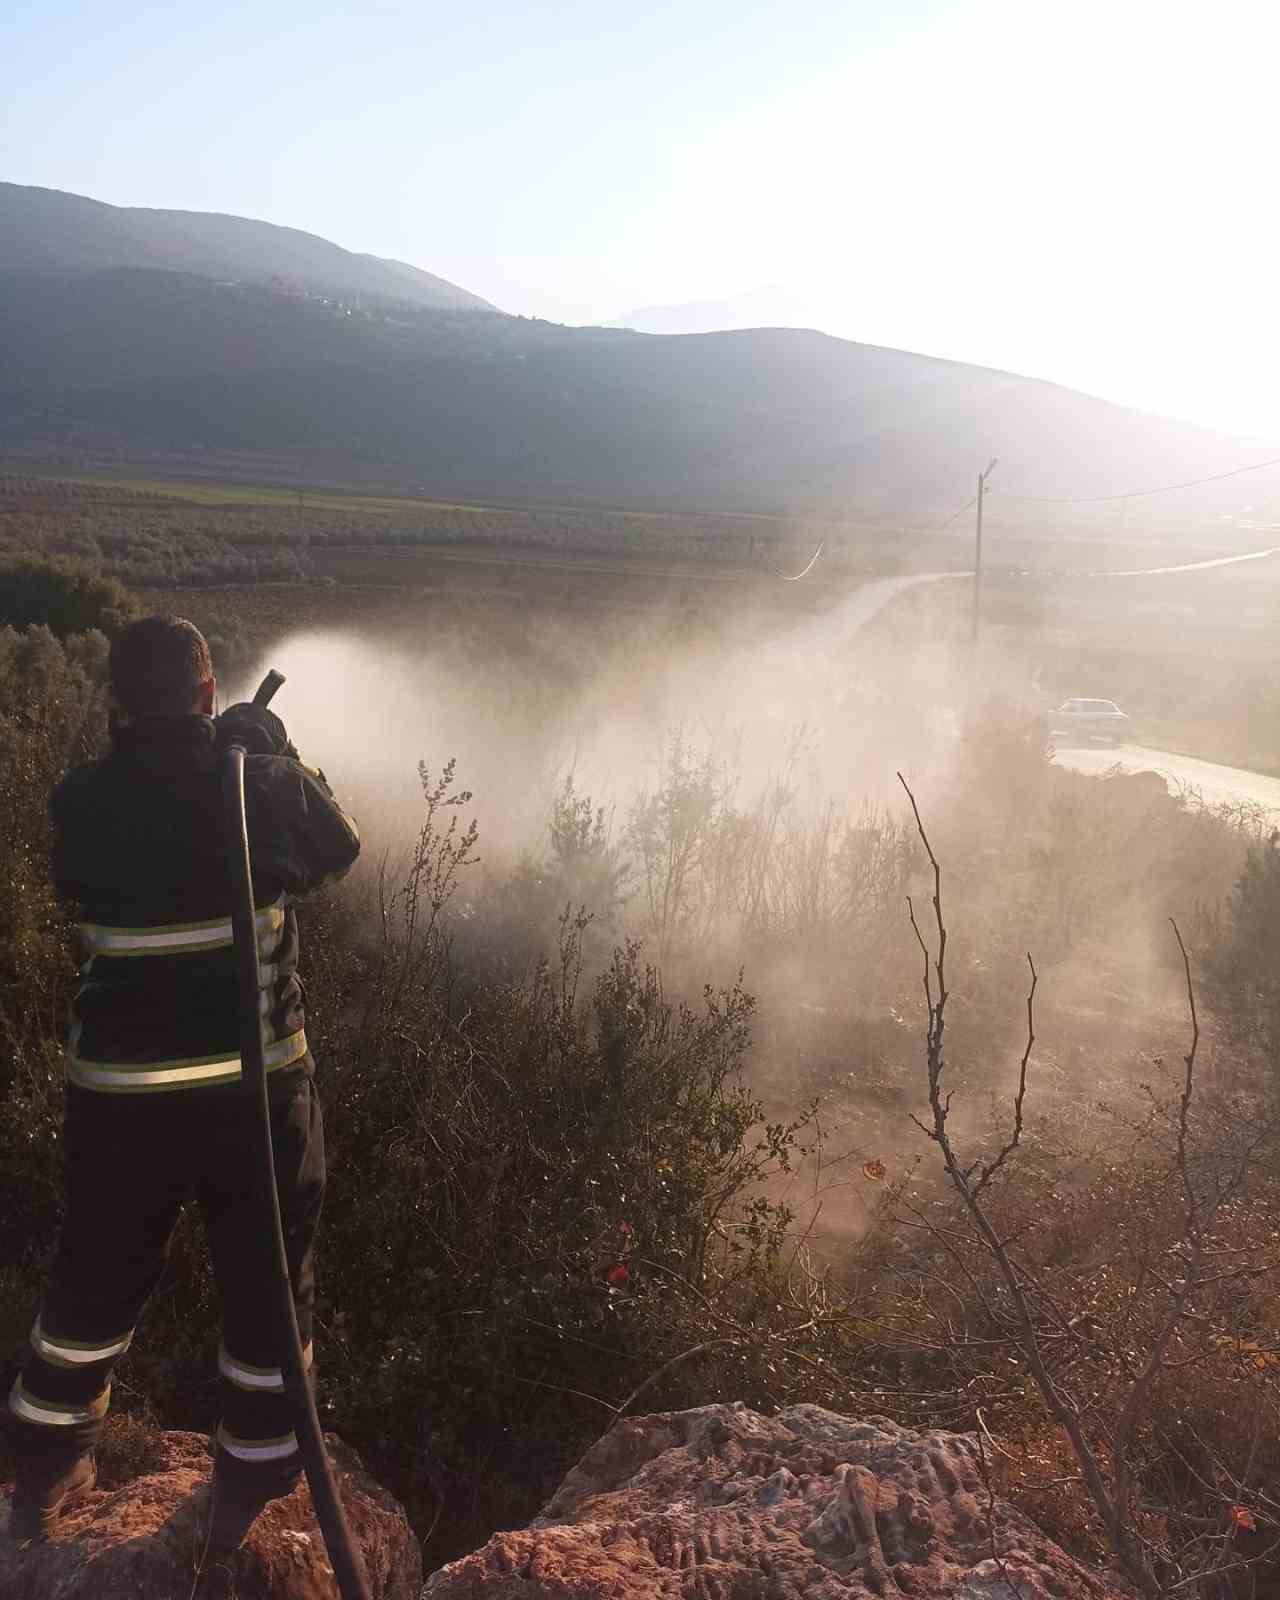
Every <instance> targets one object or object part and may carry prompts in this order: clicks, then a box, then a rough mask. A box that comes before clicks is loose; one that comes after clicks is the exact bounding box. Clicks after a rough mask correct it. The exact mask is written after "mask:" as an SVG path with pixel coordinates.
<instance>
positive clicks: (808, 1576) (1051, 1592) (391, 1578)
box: [0, 1405, 1124, 1600]
mask: <svg viewBox="0 0 1280 1600" xmlns="http://www.w3.org/2000/svg"><path fill="white" fill-rule="evenodd" d="M157 1446H158V1448H157V1450H156V1451H154V1452H153V1453H152V1459H151V1462H150V1465H149V1467H148V1470H147V1471H146V1472H145V1473H144V1474H143V1475H141V1476H139V1477H137V1478H135V1479H133V1480H132V1481H131V1482H129V1483H127V1484H124V1485H123V1486H121V1487H119V1488H116V1489H114V1490H102V1491H98V1492H96V1493H95V1494H94V1495H93V1496H92V1497H91V1498H90V1499H89V1500H88V1502H87V1503H86V1504H85V1505H84V1506H83V1507H82V1508H79V1509H77V1510H76V1511H75V1512H74V1513H73V1514H72V1515H70V1516H69V1517H68V1518H67V1520H66V1524H65V1528H64V1530H63V1532H62V1533H61V1534H60V1535H59V1537H57V1538H56V1539H54V1540H52V1541H51V1542H49V1543H47V1544H43V1545H30V1546H20V1545H17V1544H15V1543H13V1542H12V1541H10V1540H8V1539H7V1538H0V1595H2V1596H4V1600H49V1597H53V1596H56V1597H57V1600H335V1597H336V1594H337V1591H336V1588H335V1586H334V1579H333V1574H332V1570H331V1569H330V1567H329V1564H328V1562H327V1560H326V1558H325V1553H324V1545H323V1541H322V1539H321V1536H320V1532H319V1528H318V1527H317V1525H316V1521H315V1515H314V1512H313V1511H312V1508H311V1501H310V1497H309V1496H308V1494H307V1491H306V1489H305V1487H300V1488H299V1489H297V1490H296V1491H295V1492H294V1493H293V1494H292V1495H291V1496H289V1498H288V1499H286V1500H282V1501H278V1502H276V1503H274V1504H273V1505H272V1506H270V1507H269V1508H268V1509H267V1510H266V1511H265V1512H264V1513H263V1514H262V1515H261V1516H260V1517H259V1519H258V1521H257V1522H256V1523H255V1524H254V1526H253V1528H252V1530H251V1531H250V1533H249V1535H248V1538H247V1539H246V1541H245V1544H244V1546H243V1547H242V1549H241V1550H240V1552H239V1553H238V1555H237V1556H236V1557H235V1559H234V1561H233V1562H232V1563H229V1564H226V1565H221V1566H217V1565H214V1564H212V1563H209V1562H206V1561H202V1559H201V1538H200V1524H201V1518H202V1516H203V1514H204V1513H205V1511H206V1510H207V1503H208V1494H209V1488H208V1478H209V1447H208V1443H207V1441H206V1440H205V1439H203V1438H202V1437H200V1436H199V1435H196V1434H189V1433H168V1434H164V1435H162V1436H161V1438H160V1439H159V1440H158V1441H157ZM331 1446H332V1448H333V1451H334V1455H335V1461H336V1464H337V1467H338V1472H339V1481H340V1485H341V1488H342V1492H343V1497H344V1500H345V1503H346V1506H347V1511H348V1517H349V1520H350V1522H351V1525H352V1528H353V1530H354V1532H355V1534H356V1537H357V1539H358V1541H359V1543H360V1545H361V1548H362V1549H363V1552H364V1559H365V1564H366V1566H367V1568H368V1571H369V1578H370V1583H371V1587H372V1592H373V1595H374V1596H375V1600H659V1597H661V1600H800V1597H802V1596H803V1597H804V1600H864V1597H865V1600H871V1597H876V1600H886V1597H892V1596H896V1595H903V1596H909V1597H912V1600H1124V1591H1123V1590H1122V1589H1121V1588H1120V1587H1119V1586H1118V1585H1117V1584H1116V1583H1115V1582H1114V1581H1113V1580H1110V1579H1107V1578H1104V1577H1102V1576H1100V1575H1098V1574H1096V1573H1090V1572H1088V1571H1087V1570H1086V1569H1085V1568H1083V1567H1082V1566H1080V1565H1079V1564H1078V1563H1077V1562H1075V1561H1073V1560H1072V1559H1071V1557H1069V1556H1068V1555H1066V1554H1065V1553H1064V1552H1063V1551H1062V1550H1061V1549H1059V1548H1058V1546H1056V1545H1055V1544H1053V1542H1052V1541H1051V1540H1049V1539H1048V1538H1046V1537H1045V1535H1044V1534H1043V1533H1041V1532H1040V1530H1039V1529H1038V1528H1037V1527H1035V1525H1034V1524H1033V1523H1031V1522H1029V1521H1028V1520H1027V1519H1026V1518H1025V1517H1023V1516H1021V1515H1020V1514H1019V1513H1018V1512H1016V1511H1014V1510H1013V1509H1012V1508H1011V1507H1009V1506H1007V1505H1005V1504H1004V1503H1003V1502H1001V1501H999V1500H997V1499H995V1498H994V1497H993V1496H992V1494H991V1493H990V1492H989V1490H988V1488H987V1485H986V1482H985V1475H984V1472H983V1469H982V1460H981V1457H980V1455H979V1453H978V1449H977V1446H976V1444H975V1442H974V1440H973V1439H972V1438H971V1437H969V1436H967V1435H963V1434H954V1433H941V1432H929V1433H912V1432H909V1431H907V1430H904V1429H902V1428H899V1427H897V1426H895V1425H894V1424H893V1423H891V1422H888V1421H885V1420H883V1419H880V1418H872V1419H870V1420H869V1421H865V1422H855V1421H851V1420H850V1419H849V1418H847V1417H842V1416H838V1415H837V1414H836V1413H834V1412H831V1411H824V1410H822V1409H821V1408H820V1407H818V1406H792V1407H790V1408H789V1409H787V1410H785V1411H782V1412H779V1413H778V1415H777V1416H775V1417H769V1418H766V1417H762V1416H758V1415H757V1414H756V1413H754V1412H752V1411H748V1410H747V1409H746V1408H745V1407H744V1406H741V1405H715V1406H704V1407H701V1408H700V1409H698V1410H694V1411H680V1412H672V1413H669V1414H667V1415H662V1416H652V1417H640V1418H635V1419H627V1420H625V1421H622V1422H620V1423H618V1424H617V1425H616V1426H615V1427H613V1428H612V1429H611V1430H610V1431H609V1432H608V1433H607V1434H606V1435H605V1436H604V1437H603V1438H602V1439H601V1440H600V1441H599V1443H598V1444H596V1445H595V1446H594V1447H593V1448H592V1449H591V1450H589V1451H588V1452H587V1454H586V1455H585V1456H584V1457H583V1459H582V1460H581V1461H580V1462H579V1464H578V1466H577V1467H576V1468H575V1469H574V1470H573V1471H572V1472H571V1473H570V1474H569V1476H568V1477H567V1478H566V1479H565V1481H564V1483H563V1484H562V1485H561V1486H560V1488H559V1490H558V1491H557V1492H556V1494H555V1496H554V1498H553V1499H552V1500H551V1502H550V1504H549V1505H548V1506H547V1507H546V1509H545V1510H544V1511H543V1512H542V1514H541V1516H539V1517H538V1518H536V1519H535V1521H534V1522H533V1523H532V1525H531V1526H530V1527H528V1528H524V1529H520V1530H518V1531H515V1532H507V1533H498V1534H495V1535H494V1537H493V1538H492V1539H490V1541H489V1543H488V1544H486V1545H485V1546H484V1548H483V1549H482V1550H478V1551H476V1552H475V1553H474V1554H473V1555H470V1556H467V1557H466V1558H465V1559H463V1560H461V1561H456V1562H454V1563H452V1564H451V1565H450V1566H447V1567H444V1568H442V1569H441V1570H440V1571H439V1572H437V1573H435V1574H434V1575H433V1576H432V1577H431V1578H430V1579H429V1581H428V1582H427V1584H426V1587H425V1589H424V1588H423V1587H422V1563H421V1556H420V1552H419V1549H418V1545H417V1542H416V1540H415V1539H414V1536H413V1533H412V1531H411V1529H410V1527H409V1524H408V1522H407V1520H406V1518H405V1515H404V1513H403V1511H402V1510H401V1508H400V1507H399V1505H397V1503H396V1502H395V1500H393V1499H392V1497H391V1496H390V1495H389V1494H387V1493H386V1491H385V1490H383V1489H381V1488H380V1487H379V1486H378V1485H377V1484H376V1483H375V1482H374V1481H373V1480H372V1479H371V1478H370V1477H369V1476H368V1474H367V1473H365V1471H364V1470H363V1468H362V1467H361V1465H360V1463H359V1461H358V1460H357V1459H356V1458H355V1456H354V1455H353V1453H352V1452H351V1451H349V1450H347V1449H346V1448H345V1447H344V1446H342V1445H341V1444H340V1443H339V1442H338V1441H336V1440H332V1441H331ZM6 1515H7V1506H5V1505H4V1504H3V1503H0V1517H4V1516H6Z"/></svg>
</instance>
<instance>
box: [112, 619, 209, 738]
mask: <svg viewBox="0 0 1280 1600" xmlns="http://www.w3.org/2000/svg"><path fill="white" fill-rule="evenodd" d="M212 677H213V657H212V656H211V655H210V654H209V646H208V644H207V643H206V641H205V637H204V635H203V634H202V633H201V632H200V630H199V628H197V627H196V626H195V624H194V623H191V622H188V621H187V619H186V618H185V617H143V618H142V619H141V620H140V621H138V622H131V623H129V625H128V626H127V627H125V628H121V630H120V632H119V633H118V634H116V636H115V638H114V639H113V640H112V641H111V688H112V691H113V692H114V694H115V697H116V699H117V701H118V702H119V704H120V707H121V709H122V710H123V711H124V712H125V713H126V714H127V715H128V716H130V717H135V718H136V717H180V716H183V715H184V714H187V713H189V712H192V711H194V710H195V709H196V704H197V701H198V700H199V696H200V685H201V684H202V683H207V682H208V680H209V679H210V678H212Z"/></svg>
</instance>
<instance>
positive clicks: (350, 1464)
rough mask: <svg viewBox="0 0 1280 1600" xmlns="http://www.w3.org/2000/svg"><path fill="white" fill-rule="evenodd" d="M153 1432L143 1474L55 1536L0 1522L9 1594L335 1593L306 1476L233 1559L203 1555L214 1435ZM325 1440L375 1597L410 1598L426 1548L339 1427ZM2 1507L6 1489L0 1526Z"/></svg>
mask: <svg viewBox="0 0 1280 1600" xmlns="http://www.w3.org/2000/svg"><path fill="white" fill-rule="evenodd" d="M154 1444H155V1448H154V1450H153V1451H152V1452H151V1453H152V1455H153V1458H154V1459H153V1461H152V1463H151V1465H150V1466H149V1467H148V1470H146V1471H145V1472H144V1474H143V1475H142V1476H140V1477H137V1478H134V1479H133V1480H132V1481H130V1482H129V1483H127V1484H124V1485H123V1486H122V1487H120V1488H117V1489H114V1490H99V1491H96V1492H95V1493H94V1494H93V1495H92V1496H90V1498H89V1499H88V1500H87V1501H86V1502H85V1504H84V1505H83V1506H82V1507H77V1508H76V1509H75V1510H74V1511H72V1512H70V1513H69V1514H68V1515H67V1516H66V1518H65V1519H64V1522H63V1525H62V1528H61V1529H60V1530H59V1534H58V1537H57V1538H56V1539H53V1540H50V1541H49V1542H48V1543H47V1544H33V1545H28V1546H22V1545H18V1544H15V1543H14V1542H13V1541H12V1540H11V1539H9V1538H7V1537H5V1536H4V1535H3V1534H0V1595H3V1596H4V1600H53V1597H56V1600H231V1597H232V1596H234V1597H235V1600H334V1597H335V1596H336V1595H337V1592H338V1591H337V1588H336V1586H335V1584H334V1579H333V1572H332V1569H331V1568H330V1566H329V1562H328V1559H327V1557H326V1555H325V1548H324V1540H323V1539H322V1537H321V1535H320V1529H319V1527H318V1525H317V1523H316V1518H315V1512H314V1511H313V1510H312V1506H311V1497H310V1495H309V1493H308V1492H307V1489H306V1486H305V1485H301V1486H299V1487H298V1488H297V1489H295V1490H294V1492H293V1494H291V1495H290V1496H289V1497H288V1498H287V1499H284V1500H277V1501H273V1502H272V1504H270V1505H269V1506H268V1507H267V1508H266V1509H265V1510H264V1511H263V1512H262V1514H261V1515H260V1516H259V1517H258V1519H257V1521H256V1522H255V1523H254V1524H253V1527H252V1528H251V1529H250V1531H249V1533H248V1536H247V1537H246V1539H245V1542H244V1544H243V1546H242V1547H241V1549H240V1550H239V1551H238V1552H237V1553H236V1555H235V1557H234V1558H233V1559H232V1560H230V1561H225V1562H222V1563H213V1562H209V1561H204V1562H202V1560H201V1546H202V1540H201V1531H202V1525H203V1521H204V1519H205V1517H206V1516H207V1512H208V1501H209V1472H210V1465H211V1463H210V1459H209V1442H208V1440H207V1439H206V1438H204V1437H203V1436H202V1435H200V1434H195V1433H165V1434H161V1435H160V1436H159V1437H158V1439H157V1440H155V1441H154ZM329 1445H330V1449H331V1452H332V1454H333V1459H334V1465H335V1467H336V1469H337V1472H338V1481H339V1486H340V1488H341V1490H342V1497H343V1502H344V1505H345V1506H346V1510H347V1517H348V1520H349V1521H350V1523H351V1527H352V1531H353V1532H354V1534H355V1536H356V1539H357V1540H358V1542H359V1544H360V1547H361V1549H362V1550H363V1552H364V1559H365V1564H366V1566H367V1568H368V1571H369V1579H370V1583H371V1586H372V1589H373V1594H374V1596H375V1597H376V1600H417V1596H418V1595H419V1593H420V1590H421V1586H422V1558H421V1553H420V1551H419V1548H418V1541H417V1540H416V1539H415V1538H414V1535H413V1531H412V1529H411V1528H410V1527H409V1523H408V1521H407V1519H406V1517H405V1514H404V1512H403V1511H402V1510H401V1509H400V1506H399V1505H398V1504H397V1503H396V1501H395V1500H394V1499H393V1498H392V1497H391V1495H389V1494H388V1493H387V1492H386V1490H385V1489H382V1488H381V1487H379V1485H378V1484H376V1483H375V1482H374V1480H373V1479H372V1478H371V1477H370V1476H369V1475H368V1473H367V1472H365V1470H364V1469H363V1467H362V1466H361V1465H360V1462H359V1460H358V1458H357V1457H356V1455H355V1454H354V1452H353V1451H351V1450H349V1449H347V1448H346V1447H345V1446H344V1445H343V1444H342V1443H341V1442H340V1441H339V1440H336V1439H330V1440H329ZM8 1515H9V1508H8V1492H7V1490H6V1491H5V1494H4V1496H3V1499H0V1519H2V1520H0V1528H3V1527H4V1526H5V1525H6V1524H7V1522H8Z"/></svg>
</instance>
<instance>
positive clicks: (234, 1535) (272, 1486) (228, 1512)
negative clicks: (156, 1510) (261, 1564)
mask: <svg viewBox="0 0 1280 1600" xmlns="http://www.w3.org/2000/svg"><path fill="white" fill-rule="evenodd" d="M301 1477H302V1473H301V1471H300V1470H295V1471H291V1472H289V1473H286V1474H280V1473H275V1474H268V1473H259V1474H255V1475H254V1476H249V1475H248V1474H244V1473H238V1472H220V1471H219V1470H218V1469H217V1467H216V1466H215V1468H214V1473H213V1492H212V1503H211V1506H210V1511H209V1537H208V1550H209V1556H210V1559H212V1560H217V1559H218V1558H219V1557H226V1556H229V1555H231V1554H232V1553H233V1552H234V1551H236V1550H238V1549H239V1548H240V1546H241V1544H242V1543H243V1542H244V1538H245V1535H246V1534H247V1533H248V1531H249V1529H250V1528H251V1527H252V1526H253V1524H254V1522H255V1521H256V1520H257V1518H258V1514H259V1512H261V1511H263V1510H264V1509H265V1508H266V1507H267V1506H269V1505H270V1504H271V1502H272V1501H273V1500H281V1499H283V1498H284V1497H285V1496H286V1495H290V1494H292V1493H293V1491H294V1489H295V1488H296V1487H297V1485H298V1482H299V1480H300V1479H301Z"/></svg>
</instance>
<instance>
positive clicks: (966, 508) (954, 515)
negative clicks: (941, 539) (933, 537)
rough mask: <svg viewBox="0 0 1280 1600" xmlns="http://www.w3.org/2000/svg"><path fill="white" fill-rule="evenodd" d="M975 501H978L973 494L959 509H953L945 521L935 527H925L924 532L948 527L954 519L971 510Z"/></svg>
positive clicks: (936, 531)
mask: <svg viewBox="0 0 1280 1600" xmlns="http://www.w3.org/2000/svg"><path fill="white" fill-rule="evenodd" d="M977 503H978V497H977V495H976V494H975V495H974V496H973V498H972V499H971V500H966V501H965V503H964V504H963V505H962V506H961V507H960V509H959V511H953V512H952V513H951V515H950V516H949V517H948V518H947V520H946V521H945V522H940V523H939V524H938V526H937V527H936V528H926V529H925V532H926V533H942V532H943V530H944V529H946V528H949V527H950V526H951V524H952V523H953V522H955V521H956V519H957V518H959V517H962V516H964V514H965V512H966V511H972V509H973V508H974V506H976V505H977Z"/></svg>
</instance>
